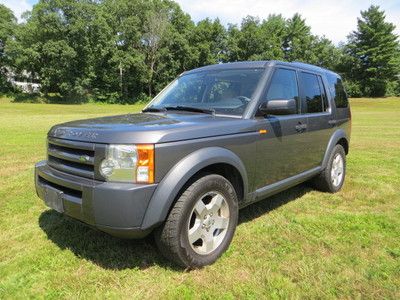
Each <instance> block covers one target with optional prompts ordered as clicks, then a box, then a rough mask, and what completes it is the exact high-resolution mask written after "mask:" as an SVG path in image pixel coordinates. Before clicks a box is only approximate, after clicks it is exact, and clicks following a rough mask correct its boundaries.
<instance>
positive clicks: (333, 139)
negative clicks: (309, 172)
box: [322, 129, 349, 169]
mask: <svg viewBox="0 0 400 300" xmlns="http://www.w3.org/2000/svg"><path fill="white" fill-rule="evenodd" d="M342 138H344V139H346V141H347V143H348V142H349V139H348V137H347V134H346V132H345V131H344V130H343V129H338V130H336V131H335V132H334V133H333V134H332V136H331V138H330V140H329V142H328V146H327V147H326V151H325V154H324V158H323V160H322V169H325V168H326V166H327V165H328V160H329V156H330V154H331V152H332V150H333V148H334V147H335V146H336V144H337V143H338V141H339V140H340V139H342Z"/></svg>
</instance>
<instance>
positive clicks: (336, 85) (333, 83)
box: [326, 73, 349, 108]
mask: <svg viewBox="0 0 400 300" xmlns="http://www.w3.org/2000/svg"><path fill="white" fill-rule="evenodd" d="M326 77H327V79H328V83H329V89H330V92H331V95H332V97H333V99H335V103H336V107H337V108H346V107H348V106H349V100H348V99H347V95H346V92H345V91H344V88H343V83H342V80H341V79H340V77H338V76H337V75H334V74H331V73H328V74H327V76H326Z"/></svg>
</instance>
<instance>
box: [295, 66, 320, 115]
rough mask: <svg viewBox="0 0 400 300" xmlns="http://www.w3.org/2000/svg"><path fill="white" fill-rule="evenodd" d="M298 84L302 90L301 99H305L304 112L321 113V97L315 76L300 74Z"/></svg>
mask: <svg viewBox="0 0 400 300" xmlns="http://www.w3.org/2000/svg"><path fill="white" fill-rule="evenodd" d="M300 82H301V85H302V88H303V93H304V95H303V97H304V99H305V104H306V112H307V113H318V112H323V111H324V105H323V96H322V92H321V89H320V86H319V82H318V77H317V75H314V74H310V73H303V72H301V73H300Z"/></svg>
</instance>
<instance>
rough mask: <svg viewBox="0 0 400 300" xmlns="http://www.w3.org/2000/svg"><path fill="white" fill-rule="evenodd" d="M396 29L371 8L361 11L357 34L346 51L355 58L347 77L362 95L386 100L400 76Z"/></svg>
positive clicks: (352, 36) (350, 38)
mask: <svg viewBox="0 0 400 300" xmlns="http://www.w3.org/2000/svg"><path fill="white" fill-rule="evenodd" d="M394 29H395V26H394V25H393V24H392V23H389V22H386V21H385V13H384V11H381V10H380V9H379V6H374V5H372V6H371V7H370V8H369V9H368V10H366V11H361V18H359V19H358V25H357V31H354V32H353V33H351V34H350V36H349V43H348V44H347V46H346V47H345V51H346V52H347V54H348V55H350V56H351V57H352V58H353V61H352V62H350V64H349V65H348V66H347V70H351V71H350V72H349V74H348V77H349V78H350V79H352V80H354V81H357V82H359V83H360V85H361V90H362V94H363V95H367V96H373V97H377V96H384V95H385V92H386V88H387V83H388V81H393V80H395V78H396V77H395V76H396V75H398V74H399V73H400V46H399V42H398V37H397V36H396V35H395V34H394Z"/></svg>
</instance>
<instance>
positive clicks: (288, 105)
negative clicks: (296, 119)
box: [258, 99, 297, 116]
mask: <svg viewBox="0 0 400 300" xmlns="http://www.w3.org/2000/svg"><path fill="white" fill-rule="evenodd" d="M258 110H259V111H260V112H261V114H262V115H264V116H265V115H292V114H295V113H297V106H296V100H295V99H276V100H275V99H274V100H269V101H268V102H263V103H261V105H260V107H259V108H258Z"/></svg>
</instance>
